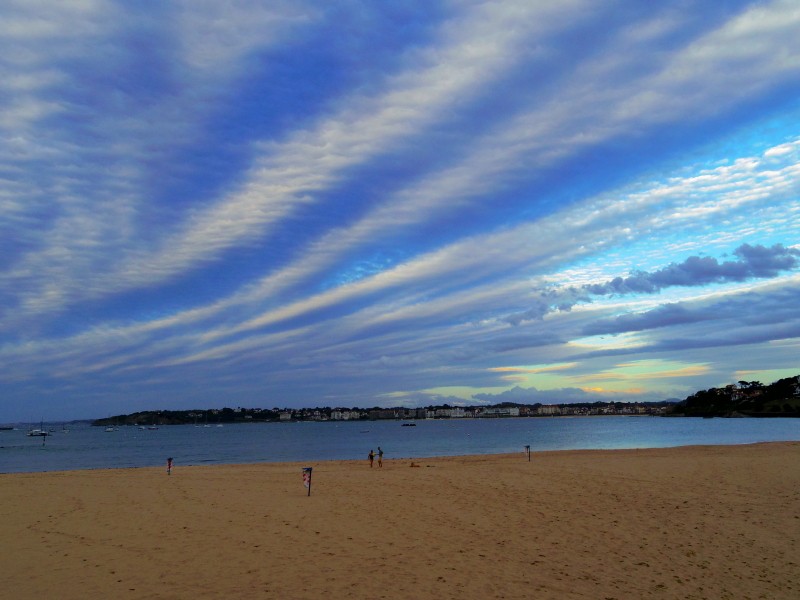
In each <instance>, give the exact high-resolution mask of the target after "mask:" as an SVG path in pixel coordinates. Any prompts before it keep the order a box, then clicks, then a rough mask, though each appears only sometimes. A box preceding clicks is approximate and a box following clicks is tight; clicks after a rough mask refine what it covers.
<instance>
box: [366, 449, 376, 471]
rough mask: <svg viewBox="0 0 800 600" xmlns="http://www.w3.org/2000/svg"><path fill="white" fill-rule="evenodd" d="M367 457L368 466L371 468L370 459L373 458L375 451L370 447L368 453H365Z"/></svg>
mask: <svg viewBox="0 0 800 600" xmlns="http://www.w3.org/2000/svg"><path fill="white" fill-rule="evenodd" d="M367 458H369V468H370V469H371V468H372V461H373V460H374V458H375V452H374V451H373V450H372V449H371V448H370V451H369V454H368V455H367Z"/></svg>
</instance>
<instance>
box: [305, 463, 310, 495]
mask: <svg viewBox="0 0 800 600" xmlns="http://www.w3.org/2000/svg"><path fill="white" fill-rule="evenodd" d="M303 485H304V486H306V487H307V488H308V494H307V495H308V496H310V495H311V467H303Z"/></svg>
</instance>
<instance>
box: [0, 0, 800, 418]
mask: <svg viewBox="0 0 800 600" xmlns="http://www.w3.org/2000/svg"><path fill="white" fill-rule="evenodd" d="M2 10H3V18H2V19H0V57H2V58H0V103H1V104H0V106H2V110H1V111H0V138H1V139H2V143H0V421H2V422H15V421H38V420H40V419H44V420H66V419H82V418H100V417H106V416H111V415H117V414H122V413H130V412H135V411H140V410H155V409H173V410H180V409H193V408H222V407H225V406H228V407H237V406H241V407H246V408H256V407H262V408H272V407H316V406H342V407H356V406H358V407H373V406H385V407H390V406H406V407H414V406H427V405H430V404H445V403H447V404H451V405H463V406H472V405H485V404H494V403H498V402H504V401H512V402H522V403H536V402H541V403H543V404H551V403H563V402H595V401H625V402H635V401H659V400H664V399H668V398H680V399H682V398H685V397H686V396H688V395H689V394H691V393H693V392H695V391H697V390H701V389H708V388H710V387H718V386H724V385H727V384H730V383H735V382H737V381H740V380H745V381H761V382H763V383H770V382H772V381H775V380H777V379H779V378H782V377H788V376H793V375H796V374H798V373H800V360H798V359H799V358H800V35H798V34H797V33H798V31H800V4H798V3H797V2H796V0H778V1H771V2H770V1H758V2H755V1H726V2H688V1H686V0H665V1H664V2H657V3H651V2H639V1H638V0H619V1H615V0H611V1H608V2H595V1H594V0H564V1H562V2H550V1H548V2H545V1H536V0H509V1H497V2H477V1H474V2H473V1H457V0H456V1H436V0H433V1H432V0H425V1H424V2H420V1H416V0H403V1H402V2H393V1H389V2H370V1H367V0H363V1H358V0H352V1H350V0H343V1H342V2H334V3H331V2H319V1H317V2H307V1H304V0H291V1H282V0H271V1H270V2H255V1H248V0H239V1H237V0H231V1H229V2H220V1H218V0H184V1H180V0H178V1H174V2H160V1H159V2H156V1H143V2H136V3H130V2H113V1H104V0H75V1H72V2H60V1H57V0H6V1H5V2H4V3H3V9H2Z"/></svg>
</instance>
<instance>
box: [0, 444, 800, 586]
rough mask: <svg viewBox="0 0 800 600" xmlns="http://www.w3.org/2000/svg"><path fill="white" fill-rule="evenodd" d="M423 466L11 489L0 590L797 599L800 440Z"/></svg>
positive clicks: (233, 471)
mask: <svg viewBox="0 0 800 600" xmlns="http://www.w3.org/2000/svg"><path fill="white" fill-rule="evenodd" d="M387 450H390V449H387ZM387 457H388V455H387ZM414 462H415V463H416V464H417V465H419V466H418V467H411V466H410V465H411V460H400V459H394V460H384V466H383V468H381V469H379V468H378V467H377V461H376V465H375V467H373V468H372V469H370V467H369V465H368V463H367V461H366V460H365V461H363V462H361V461H359V462H352V461H331V462H318V463H311V464H310V465H308V466H312V467H313V468H314V471H313V477H312V490H311V492H312V493H311V496H310V497H308V496H307V495H306V489H305V488H304V487H303V485H302V476H301V467H302V466H306V465H304V464H299V463H278V464H257V465H240V466H213V467H182V466H181V465H180V460H179V459H178V458H176V462H175V467H174V469H173V472H172V475H170V476H167V474H166V472H165V469H155V468H142V469H121V470H95V471H72V472H58V473H36V474H5V475H0V515H1V516H2V518H0V540H1V541H0V544H2V554H0V556H1V557H2V558H0V594H1V595H2V597H4V598H13V599H17V600H22V599H27V598H37V599H41V598H59V599H66V600H69V599H73V598H74V599H86V598H132V599H133V598H176V599H183V598H186V599H203V598H208V599H211V598H214V599H217V598H280V599H290V598H309V599H310V598H331V599H340V598H358V599H373V598H387V599H401V598H402V599H406V598H415V599H416V598H422V599H431V600H434V599H442V598H460V599H472V598H474V599H482V600H483V599H491V598H506V599H514V598H520V599H521V598H537V599H546V598H558V599H571V598H586V599H610V598H615V599H619V600H623V599H629V598H697V599H700V598H709V599H715V600H716V599H724V598H736V599H738V598H753V599H755V598H769V599H781V598H787V599H788V598H792V599H794V598H800V553H798V549H799V548H798V545H800V544H799V541H800V443H796V442H792V443H770V444H756V445H745V446H704V447H685V448H673V449H655V450H613V451H575V452H544V453H533V454H532V456H531V460H530V462H529V461H528V460H527V457H526V456H525V454H523V453H520V454H515V455H491V456H469V457H453V458H431V459H414Z"/></svg>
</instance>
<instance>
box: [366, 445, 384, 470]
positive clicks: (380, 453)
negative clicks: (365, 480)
mask: <svg viewBox="0 0 800 600" xmlns="http://www.w3.org/2000/svg"><path fill="white" fill-rule="evenodd" d="M367 458H369V467H370V469H371V468H372V461H373V460H375V451H374V450H370V451H369V454H368V455H367ZM378 466H379V467H382V466H383V450H381V447H380V446H378Z"/></svg>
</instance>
